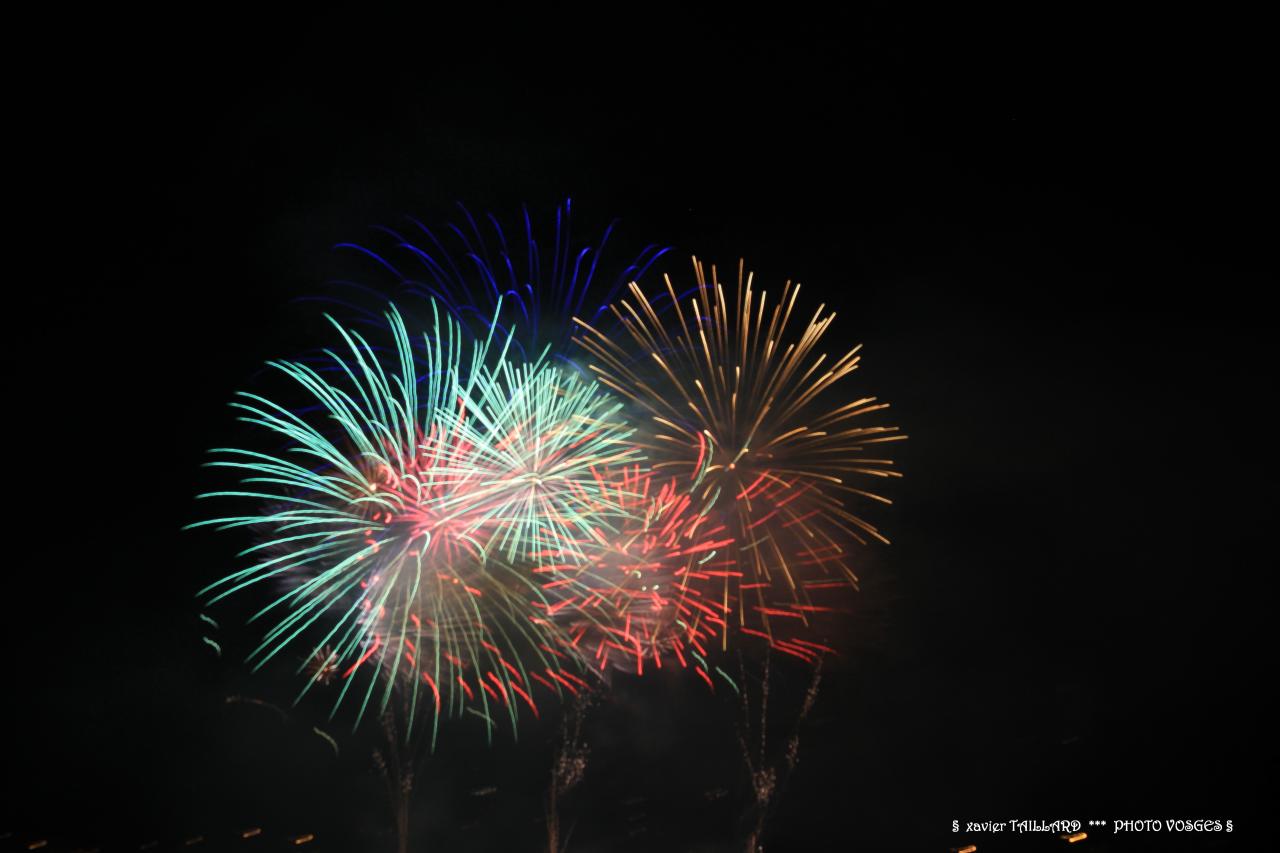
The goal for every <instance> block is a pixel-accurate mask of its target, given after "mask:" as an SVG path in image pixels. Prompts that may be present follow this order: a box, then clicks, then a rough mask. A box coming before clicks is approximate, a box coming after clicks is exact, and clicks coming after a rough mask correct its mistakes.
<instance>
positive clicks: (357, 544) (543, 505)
mask: <svg viewBox="0 0 1280 853" xmlns="http://www.w3.org/2000/svg"><path fill="white" fill-rule="evenodd" d="M432 308H433V315H434V319H435V322H434V324H433V327H432V332H431V334H428V335H425V336H424V337H423V339H422V343H421V345H419V346H417V347H415V346H414V345H413V342H412V339H411V337H410V334H409V332H408V329H407V327H406V326H405V323H404V321H403V320H402V318H401V316H400V314H399V313H398V312H397V311H396V310H395V309H394V307H393V308H392V309H391V310H390V311H388V312H387V314H386V315H385V319H386V323H387V326H388V327H389V330H390V332H391V337H392V343H393V347H392V348H391V349H390V350H381V349H377V348H375V347H373V346H371V345H370V344H369V343H368V342H367V341H366V340H365V339H364V338H363V337H361V336H360V334H359V333H357V332H355V331H353V330H349V329H344V328H343V327H342V326H341V325H339V324H338V323H336V322H334V321H332V320H331V322H332V323H333V325H334V327H335V328H336V329H337V331H338V332H339V334H340V335H341V336H342V338H343V340H344V342H345V344H346V350H345V352H344V353H343V354H342V355H338V354H337V353H334V352H331V351H326V355H327V357H328V361H329V365H328V368H327V370H321V369H318V368H317V367H313V366H311V365H308V364H303V363H299V362H289V361H279V362H272V363H271V365H272V366H273V367H275V368H276V369H278V370H279V371H281V372H283V373H284V374H285V375H286V376H288V377H289V379H290V380H292V382H293V384H294V385H295V386H297V387H300V388H301V389H302V391H303V392H304V396H305V398H306V399H307V403H308V405H306V406H304V407H302V408H300V409H298V410H296V411H295V410H292V409H290V408H288V407H286V406H283V405H280V404H278V403H275V402H272V401H270V400H268V399H266V398H264V397H261V396H258V395H255V394H248V393H242V394H241V395H240V398H241V399H240V400H239V401H238V402H236V403H233V405H234V406H235V407H236V408H238V409H240V410H241V411H242V412H243V413H244V415H243V416H242V418H241V419H242V420H245V421H247V422H249V423H251V424H254V425H256V426H258V427H261V428H264V429H265V430H267V431H268V432H269V433H270V434H272V435H273V436H274V437H275V440H276V442H277V443H279V442H281V441H282V442H283V444H284V449H283V451H279V450H278V451H277V452H274V453H270V452H260V451H256V450H244V449H233V448H219V449H216V450H215V451H214V452H215V453H217V454H218V455H219V456H220V457H221V458H219V459H218V460H217V461H214V462H211V463H209V464H210V465H212V466H214V467H221V468H230V469H233V470H235V471H237V472H239V473H241V474H242V475H244V477H243V479H242V481H241V482H242V484H243V488H242V489H239V490H235V491H223V492H212V493H208V494H205V495H201V497H205V498H211V497H230V498H234V499H238V500H250V501H254V502H257V504H258V508H257V510H256V511H254V512H251V513H248V514H244V515H234V516H224V517H219V518H213V519H209V520H206V521H202V522H197V523H196V524H195V525H191V526H193V527H196V526H205V525H213V526H216V527H218V528H219V529H228V528H240V527H251V528H254V529H256V530H260V531H264V535H263V537H262V539H261V541H259V542H258V543H257V544H255V545H253V546H252V547H250V548H248V549H247V550H246V551H244V552H243V553H242V556H250V557H252V558H253V564H252V565H250V566H249V567H247V568H245V569H242V570H240V571H237V572H234V573H232V574H230V575H228V576H227V577H224V578H222V579H221V580H219V581H217V582H216V583H214V584H211V585H210V586H209V587H207V588H206V589H205V590H203V591H202V592H201V595H202V596H208V597H209V601H210V603H212V602H214V601H218V600H220V599H222V598H225V597H227V596H229V595H232V594H234V593H237V592H239V591H241V590H244V589H245V588H247V587H250V586H254V585H256V584H260V583H262V582H264V581H272V580H274V581H277V582H278V586H279V587H280V588H283V589H284V592H283V593H282V594H279V595H278V596H277V597H276V598H275V599H274V600H272V601H271V602H270V603H269V604H268V605H267V606H266V607H264V608H263V609H262V610H261V611H260V612H259V613H258V614H257V615H256V616H255V617H254V619H255V620H256V619H260V618H265V617H275V618H276V619H277V621H276V623H275V625H274V626H273V627H271V628H270V629H269V630H268V631H267V632H266V633H265V636H264V638H263V640H262V642H261V644H260V645H259V646H258V647H257V648H256V649H255V650H254V651H253V652H252V654H251V655H250V660H251V661H252V662H254V664H255V668H257V667H261V666H262V665H264V664H265V663H266V662H267V661H269V660H271V659H272V658H273V657H275V656H277V655H278V654H280V653H281V652H282V651H283V650H284V649H285V648H287V647H292V646H295V645H298V644H302V645H304V648H305V649H306V650H307V651H306V657H305V658H304V660H303V663H302V666H301V667H300V669H299V671H300V672H301V671H303V670H306V671H307V673H308V676H309V677H308V678H307V680H306V682H305V686H304V688H303V691H302V692H303V693H306V692H307V691H308V690H309V689H311V687H312V686H313V685H315V684H325V683H328V682H330V681H332V682H335V683H338V684H340V687H339V690H338V698H337V700H336V702H335V704H334V712H335V713H336V711H337V709H338V707H339V706H340V705H341V704H342V703H343V701H344V700H345V699H346V698H347V697H348V695H349V694H351V695H352V696H355V697H358V702H359V711H358V713H357V715H356V720H357V722H358V721H359V719H360V717H361V716H363V714H364V713H365V711H366V709H367V708H368V706H369V705H370V704H371V703H373V704H376V705H377V706H378V707H379V708H385V707H386V703H387V701H388V700H389V698H390V695H391V692H392V690H393V689H394V687H395V686H396V685H397V684H399V685H402V686H404V687H405V688H406V689H407V690H408V693H409V696H410V702H411V705H412V706H413V707H414V708H416V707H417V706H418V705H419V704H420V703H419V698H420V697H421V696H427V697H429V698H428V700H427V701H426V702H423V703H421V704H422V705H424V706H426V707H429V708H433V709H434V712H435V714H434V717H433V720H435V721H438V719H439V716H440V715H441V714H442V713H445V712H449V713H453V714H457V713H460V712H461V711H462V710H463V709H464V708H467V706H468V705H475V706H478V710H477V711H476V713H478V714H479V715H480V716H482V717H483V718H484V719H486V720H487V721H490V722H492V714H491V712H490V709H491V708H492V707H494V706H497V705H500V706H502V707H505V708H506V709H507V710H508V712H509V714H510V716H511V720H512V723H513V725H514V723H515V719H516V708H517V699H518V698H519V699H521V700H522V701H523V704H526V705H527V706H528V707H530V708H531V709H533V710H534V712H535V713H536V705H535V704H534V702H533V700H532V698H531V695H530V691H531V689H532V683H533V682H534V681H541V682H543V683H544V684H545V685H546V686H547V687H548V688H549V689H551V690H553V691H557V692H558V691H559V690H560V689H561V686H562V685H574V684H576V683H580V680H578V679H577V676H574V675H572V673H571V672H570V670H573V669H575V668H578V667H579V665H580V661H579V660H578V659H577V658H576V657H575V655H574V654H573V647H572V645H571V644H570V643H568V642H567V638H566V637H564V636H563V632H562V631H561V630H560V628H559V626H558V625H556V624H555V623H554V622H553V621H551V620H548V619H547V618H545V611H546V609H547V608H548V607H550V606H551V604H552V603H553V600H552V599H550V598H548V597H547V596H546V595H545V593H544V591H543V589H542V587H541V586H540V584H538V583H537V582H536V581H535V579H534V576H533V575H532V574H531V572H530V571H529V567H530V561H531V560H533V559H534V557H533V555H534V554H535V553H536V552H537V551H538V550H539V549H541V547H542V546H541V543H543V542H544V541H546V540H548V539H552V538H554V539H555V540H556V541H561V540H564V539H565V538H567V537H568V536H570V535H584V536H585V535H600V533H599V531H602V530H609V529H612V528H613V527H615V526H616V525H617V524H618V523H620V522H621V521H622V520H623V519H625V518H626V515H627V513H628V512H629V510H628V508H627V507H625V506H622V505H621V504H620V503H619V501H618V500H617V498H616V497H614V493H615V490H613V489H606V488H605V485H606V484H608V483H611V482H612V479H613V477H614V475H613V473H612V469H613V466H622V465H625V464H627V463H628V462H631V461H633V460H634V459H635V458H636V454H637V451H636V450H635V449H634V448H632V447H630V446H629V445H628V442H627V437H628V435H629V433H630V431H629V429H627V428H625V427H624V426H623V425H621V424H620V423H618V422H617V421H616V420H615V419H613V416H614V415H615V414H616V413H617V411H618V410H619V406H620V404H619V403H617V402H615V401H612V400H611V399H610V398H609V396H608V395H607V394H606V393H605V392H603V391H602V389H600V388H598V387H597V386H596V385H595V384H594V383H592V382H590V381H587V380H584V379H582V378H580V377H578V376H576V375H574V374H571V373H569V372H566V371H563V370H560V369H558V368H555V367H550V366H547V365H546V364H544V363H543V362H541V361H539V362H535V363H534V364H531V365H518V366H517V365H512V364H511V363H510V362H509V361H508V360H507V354H508V345H509V338H508V340H507V341H505V342H504V341H503V340H501V339H498V340H496V341H495V339H494V337H493V335H492V334H490V336H489V337H487V338H484V339H481V340H474V341H470V343H469V345H468V344H466V343H464V341H467V335H466V333H465V331H464V330H463V329H462V328H461V327H460V325H459V324H458V323H457V322H456V321H454V320H452V319H451V318H447V317H446V318H445V319H442V312H441V311H439V310H438V309H436V306H435V305H434V303H433V304H432ZM535 604H540V605H541V609H539V608H538V607H535V606H534V605H535ZM539 670H540V671H542V672H544V673H546V677H545V678H544V677H542V675H540V674H539V672H538V671H539ZM357 684H359V686H357ZM434 732H435V722H433V740H434Z"/></svg>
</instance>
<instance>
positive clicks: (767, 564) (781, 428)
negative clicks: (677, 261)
mask: <svg viewBox="0 0 1280 853" xmlns="http://www.w3.org/2000/svg"><path fill="white" fill-rule="evenodd" d="M694 270H695V274H696V278H697V285H696V287H695V288H694V289H693V290H692V291H691V292H690V293H688V294H685V295H684V297H687V299H685V298H684V297H682V296H680V295H678V293H677V291H676V289H675V287H674V286H673V285H672V283H671V280H670V279H669V278H665V290H663V291H661V292H659V293H658V294H656V296H655V297H654V298H650V297H649V296H648V295H646V293H645V292H644V291H643V290H642V289H641V288H640V287H639V286H638V285H635V284H632V285H631V287H630V292H629V295H628V297H627V298H626V299H623V300H621V301H620V302H619V303H617V304H615V305H613V306H612V307H611V313H612V315H613V317H614V318H615V319H616V320H617V321H618V323H619V324H620V325H621V327H622V329H623V330H625V331H624V333H623V334H621V335H617V336H610V335H606V334H604V333H602V332H601V331H599V330H598V328H596V327H595V326H593V325H592V324H591V323H590V322H589V321H587V320H584V319H578V320H577V322H578V324H579V326H580V328H581V332H580V334H579V335H578V336H577V337H575V339H574V340H575V341H576V342H577V343H579V344H580V345H581V346H582V347H583V348H584V349H585V350H586V351H587V352H588V353H589V354H590V355H591V356H592V358H593V363H592V365H591V370H592V371H593V372H594V373H595V374H596V375H597V376H598V377H599V378H600V381H601V382H603V383H604V384H605V385H607V386H608V387H610V388H611V389H613V390H614V391H616V392H618V393H619V394H621V395H623V396H624V397H625V398H626V399H628V400H630V401H632V402H633V403H634V404H635V405H636V406H637V407H638V408H639V409H640V410H641V412H643V414H644V415H645V416H646V421H645V423H644V425H643V428H642V430H641V439H640V443H641V444H642V445H643V446H644V447H645V449H646V450H647V451H648V453H649V456H650V459H651V462H652V468H653V471H654V473H655V474H656V475H662V476H669V477H672V478H675V480H676V481H677V482H679V483H680V484H681V488H682V489H684V490H686V491H687V492H688V493H689V494H690V495H691V496H692V497H693V499H694V502H695V505H696V506H697V507H698V508H699V509H698V511H699V512H701V513H705V514H707V515H709V516H710V517H711V518H713V519H716V520H718V521H719V522H720V523H722V524H723V525H724V526H725V528H726V530H727V533H728V535H729V537H730V538H731V539H732V540H733V543H734V545H733V548H734V560H733V562H734V563H735V564H736V565H735V566H734V567H733V569H730V570H726V571H725V572H724V573H723V577H722V578H720V580H719V594H718V596H717V598H718V599H719V602H718V604H719V608H720V609H721V610H722V611H723V612H730V611H736V614H737V615H736V618H734V619H731V620H726V623H725V624H724V625H723V628H722V630H721V646H722V648H723V647H724V645H725V644H726V643H727V638H728V634H729V630H730V627H731V625H730V623H735V624H734V627H736V628H737V629H739V630H741V631H743V632H746V633H755V634H762V635H764V636H766V637H769V638H770V640H771V641H774V642H775V644H776V642H777V641H778V637H779V636H780V631H779V630H778V629H779V628H783V626H785V625H788V624H798V625H806V624H808V622H809V620H810V619H811V618H813V616H814V614H816V613H819V612H822V611H824V610H828V609H830V608H827V607H824V606H820V605H818V604H815V603H814V595H815V594H816V592H817V591H818V590H821V589H826V588H828V587H832V586H840V585H849V584H856V580H857V578H856V575H855V574H854V572H853V568H852V566H851V565H850V562H851V561H850V554H849V550H848V548H847V547H846V544H845V543H846V542H847V541H849V540H850V539H852V540H856V541H858V542H861V543H866V542H867V541H869V540H871V539H875V540H879V541H882V542H887V541H888V540H887V539H886V538H885V537H884V536H883V535H882V534H881V533H880V531H878V530H877V529H876V528H875V527H874V526H873V525H872V524H871V523H870V522H868V521H866V520H865V519H864V518H863V517H862V516H861V515H860V514H859V513H860V510H857V511H855V509H856V508H855V507H854V506H853V505H852V504H853V503H854V502H855V501H862V500H869V501H872V502H875V503H884V504H887V503H889V502H890V501H889V499H888V498H886V497H884V496H882V495H880V494H877V493H875V492H872V491H869V490H867V489H865V488H863V487H862V485H861V482H862V481H864V480H886V479H888V478H892V477H897V476H900V475H899V474H898V472H896V471H894V470H893V469H892V467H891V466H892V464H893V463H892V461H891V460H889V459H886V458H882V457H881V456H879V455H877V454H875V453H874V452H873V451H874V450H875V449H877V448H879V447H880V446H882V445H883V444H885V443H887V442H892V441H897V440H900V439H902V438H904V437H905V436H902V435H900V434H898V430H897V428H896V427H889V426H874V425H868V426H861V425H859V424H861V423H862V422H863V420H865V416H866V415H869V414H871V413H873V412H877V411H879V410H882V409H885V408H887V406H888V404H887V403H880V402H877V401H876V398H874V397H861V398H858V399H852V400H850V399H848V397H847V396H845V397H843V398H842V397H840V396H839V392H840V389H842V388H844V387H845V385H844V384H841V383H842V380H844V379H845V378H846V377H848V376H849V374H850V373H852V372H853V371H854V370H855V369H856V368H857V367H858V363H859V355H858V350H859V347H854V348H852V349H851V350H849V351H848V352H846V353H845V354H844V355H842V356H840V357H838V358H834V359H833V358H829V357H828V356H827V355H826V354H825V353H823V352H822V351H821V350H820V349H819V346H820V344H821V342H822V340H823V337H824V335H825V334H826V333H827V331H828V330H829V329H830V327H831V324H832V322H833V321H834V319H835V314H834V313H827V314H824V309H825V306H819V307H818V309H817V310H816V311H814V312H813V314H812V316H811V317H810V318H809V319H808V320H807V321H804V320H802V319H801V320H799V322H797V318H795V317H793V314H794V313H795V310H796V302H797V299H798V296H799V292H800V286H799V285H798V284H796V285H793V284H792V283H791V282H787V283H786V284H785V285H784V286H783V288H782V291H781V294H780V296H779V297H778V298H776V299H775V300H772V301H771V300H770V299H769V296H768V294H767V293H766V292H765V291H757V290H755V289H754V287H753V281H752V276H751V275H750V274H745V275H744V270H743V267H742V265H741V264H739V267H738V281H737V286H736V288H735V289H734V291H733V292H732V293H731V294H730V295H728V296H726V293H725V288H724V286H722V284H721V283H720V282H719V281H718V279H717V277H716V271H715V268H714V267H712V269H711V278H710V280H708V279H707V277H706V275H705V272H704V267H703V265H702V264H701V263H700V262H699V261H698V260H697V259H696V258H695V259H694ZM619 338H621V339H623V340H619ZM628 338H629V339H630V340H629V341H627V340H625V339H628ZM628 344H634V345H635V346H634V347H630V348H628ZM783 632H785V628H783ZM782 642H783V645H782V646H781V647H782V648H784V650H787V651H790V652H791V653H793V654H796V655H798V656H801V657H810V658H811V657H812V656H813V655H814V654H815V648H820V647H817V646H816V644H812V643H810V644H806V643H805V642H804V641H799V640H796V641H782Z"/></svg>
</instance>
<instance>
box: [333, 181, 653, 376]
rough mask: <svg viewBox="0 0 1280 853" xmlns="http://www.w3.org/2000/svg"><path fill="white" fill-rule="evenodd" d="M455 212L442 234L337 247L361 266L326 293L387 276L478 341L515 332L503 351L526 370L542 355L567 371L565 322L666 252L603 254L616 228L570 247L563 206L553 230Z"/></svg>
mask: <svg viewBox="0 0 1280 853" xmlns="http://www.w3.org/2000/svg"><path fill="white" fill-rule="evenodd" d="M458 211H459V213H460V217H461V218H460V220H459V221H457V222H448V223H446V224H445V225H443V226H442V227H430V226H428V225H426V224H424V223H423V222H422V221H420V220H418V219H414V218H412V217H410V218H408V219H406V221H405V222H404V224H403V225H402V226H397V227H394V228H392V227H387V226H377V227H375V228H374V229H373V231H374V232H375V236H374V238H373V239H371V240H370V241H368V242H367V243H352V242H348V243H339V244H338V245H337V246H335V248H336V249H337V250H339V251H340V252H342V253H344V254H349V255H351V256H352V257H353V258H354V259H356V260H358V261H361V262H362V263H361V264H359V272H358V273H357V277H358V280H339V281H336V282H334V283H335V284H337V285H340V286H346V288H347V289H348V290H357V291H358V290H366V289H367V287H368V285H367V284H366V283H365V280H366V279H369V278H370V275H369V273H370V270H369V267H370V265H372V267H373V271H374V273H375V275H374V279H372V280H377V279H385V278H386V277H387V276H388V275H390V276H391V278H392V279H393V280H394V282H395V286H396V287H397V288H398V289H399V291H401V292H402V293H403V294H405V295H408V296H411V297H415V298H417V297H421V298H426V299H430V300H433V301H435V302H437V303H439V304H440V305H442V306H444V307H445V308H446V309H447V310H448V311H449V312H450V313H451V314H452V315H453V316H454V317H455V318H456V319H457V320H458V321H459V322H460V323H462V324H463V325H464V326H466V327H468V328H470V329H472V330H473V331H475V332H477V333H478V334H485V333H487V331H488V330H489V329H490V328H492V327H493V326H495V325H496V326H497V328H498V331H499V333H500V334H506V333H507V331H508V330H513V329H518V332H517V334H516V335H515V336H514V340H513V342H512V346H513V349H514V351H515V352H516V353H517V354H518V355H519V356H520V357H522V358H525V359H526V360H532V359H534V358H535V357H536V356H537V355H538V354H539V353H541V352H542V351H543V350H544V349H545V350H548V351H549V353H550V357H551V358H552V359H553V360H562V361H563V362H564V363H565V364H566V365H571V364H572V362H570V361H569V360H568V359H567V358H566V357H565V354H566V352H567V351H568V350H569V348H570V336H571V334H572V324H571V323H570V322H569V318H570V317H572V316H575V315H578V316H586V317H589V318H594V317H597V316H599V315H600V314H601V313H602V312H603V311H604V310H605V309H606V306H608V304H609V303H610V302H612V301H613V299H614V298H615V297H616V296H617V295H618V293H619V292H620V291H621V290H622V289H623V288H625V287H626V285H627V284H628V283H629V282H632V281H643V280H644V276H645V274H646V273H647V272H648V270H649V269H650V267H652V265H653V264H654V262H655V261H657V260H658V259H659V258H660V257H662V256H663V255H664V254H665V253H666V252H667V248H665V247H663V246H659V245H656V244H650V245H648V246H645V247H644V248H643V249H642V250H641V251H640V253H639V254H638V255H636V256H635V257H634V258H629V259H628V258H627V257H626V256H619V254H618V253H617V252H613V251H611V250H610V240H611V238H612V236H613V232H614V228H615V226H616V224H617V223H616V221H615V222H611V223H610V224H609V225H608V227H606V228H605V230H604V232H603V233H602V234H600V235H599V236H598V239H593V240H591V241H589V242H579V241H578V240H577V239H575V236H574V230H573V217H572V215H571V214H572V201H571V200H566V201H565V202H564V204H562V205H559V206H557V207H556V209H555V215H554V223H555V224H554V229H548V228H547V227H545V225H543V224H538V223H536V222H535V220H536V217H531V216H530V214H529V209H528V208H527V207H525V208H523V209H522V211H521V213H522V216H521V221H520V223H519V224H517V225H516V227H514V228H512V227H510V223H508V225H507V227H505V228H504V227H503V224H502V222H501V221H500V220H499V219H498V218H497V217H495V216H494V215H493V214H492V213H486V214H484V215H483V216H479V217H478V216H475V215H473V214H472V213H471V211H469V210H468V209H467V208H466V207H464V206H462V205H461V204H459V205H458ZM349 307H356V306H354V305H350V304H349Z"/></svg>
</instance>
